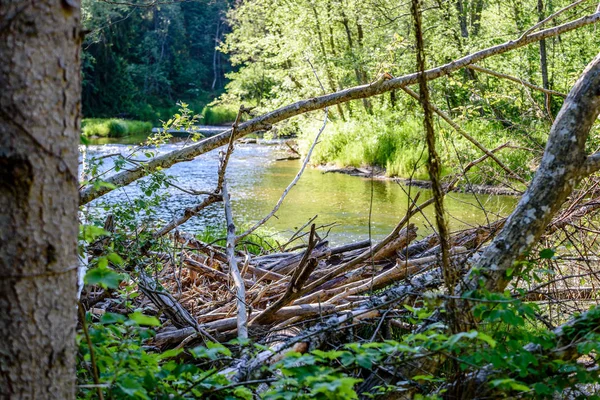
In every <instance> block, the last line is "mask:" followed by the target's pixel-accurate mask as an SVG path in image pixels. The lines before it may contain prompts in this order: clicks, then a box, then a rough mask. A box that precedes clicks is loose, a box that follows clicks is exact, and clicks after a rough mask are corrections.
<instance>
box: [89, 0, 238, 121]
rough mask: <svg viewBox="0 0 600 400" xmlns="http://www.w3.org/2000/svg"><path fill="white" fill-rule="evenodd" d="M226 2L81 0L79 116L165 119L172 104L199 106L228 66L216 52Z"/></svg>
mask: <svg viewBox="0 0 600 400" xmlns="http://www.w3.org/2000/svg"><path fill="white" fill-rule="evenodd" d="M229 3H230V2H229V1H227V0H219V1H210V0H203V1H194V2H180V3H179V2H166V3H165V4H156V3H154V4H153V5H152V6H144V5H143V4H142V3H139V4H138V3H133V4H129V3H126V2H123V3H121V2H109V1H106V2H105V1H97V0H84V1H83V25H84V28H85V29H86V30H87V35H86V37H85V40H84V42H83V59H82V73H83V96H82V97H83V114H84V117H86V118H89V117H124V118H131V119H139V120H144V121H152V122H158V120H159V119H164V120H166V119H168V118H169V117H170V116H171V115H172V114H173V113H174V111H175V110H176V109H177V106H176V102H177V101H185V102H187V103H188V104H190V108H191V109H192V110H194V111H196V112H198V113H199V112H201V111H202V108H203V107H204V106H205V105H206V104H207V103H209V102H211V101H212V100H213V99H214V97H215V96H216V95H217V94H219V93H220V92H221V91H222V89H223V87H224V84H225V80H224V74H225V73H226V72H227V71H229V69H230V66H229V63H228V61H227V57H225V56H224V55H223V54H222V53H220V52H217V51H216V50H215V46H216V45H217V44H218V43H219V41H220V40H222V38H223V37H224V35H225V34H226V33H227V32H228V24H227V23H226V22H225V15H226V11H227V9H228V7H229V6H230V4H229Z"/></svg>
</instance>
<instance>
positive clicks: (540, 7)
mask: <svg viewBox="0 0 600 400" xmlns="http://www.w3.org/2000/svg"><path fill="white" fill-rule="evenodd" d="M537 11H538V20H539V21H543V20H544V0H538V2H537ZM540 68H541V70H542V87H543V88H544V89H546V90H548V89H550V82H549V81H548V60H547V56H546V40H544V39H542V40H540ZM544 100H545V102H544V104H545V105H546V112H547V113H548V116H549V117H550V119H553V117H552V108H551V107H552V96H550V95H549V94H548V93H546V94H544Z"/></svg>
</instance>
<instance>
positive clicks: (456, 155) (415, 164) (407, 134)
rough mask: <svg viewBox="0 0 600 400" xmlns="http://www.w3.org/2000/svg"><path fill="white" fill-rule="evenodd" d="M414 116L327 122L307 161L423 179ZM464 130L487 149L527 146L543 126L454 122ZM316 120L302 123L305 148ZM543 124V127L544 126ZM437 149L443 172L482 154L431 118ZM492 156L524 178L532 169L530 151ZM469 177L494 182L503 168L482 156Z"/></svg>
mask: <svg viewBox="0 0 600 400" xmlns="http://www.w3.org/2000/svg"><path fill="white" fill-rule="evenodd" d="M421 118H422V117H421V116H419V115H410V114H409V115H406V114H403V115H398V114H393V115H392V114H391V113H387V114H386V113H382V115H381V114H380V115H375V116H361V117H360V119H355V120H352V121H347V122H343V121H340V120H336V121H333V122H330V123H329V124H328V126H327V128H326V130H325V132H324V133H323V134H322V135H321V138H320V143H319V145H318V146H317V147H316V148H315V152H314V153H313V156H312V163H313V164H325V163H330V164H335V165H337V166H339V167H345V166H353V167H361V166H371V165H373V166H378V167H382V168H385V170H386V174H387V175H389V176H397V177H403V178H409V177H413V178H414V179H428V177H429V176H428V173H427V166H426V162H427V149H426V143H425V137H424V133H423V128H422V122H421V121H422V120H421ZM460 124H461V126H462V127H463V129H464V130H465V131H467V132H468V133H470V134H471V135H472V136H474V137H475V138H476V139H477V140H478V141H479V142H480V143H482V144H483V145H484V146H485V147H486V148H487V149H489V150H492V149H494V148H495V147H497V146H499V145H501V144H503V143H505V142H509V141H510V142H511V143H512V144H514V145H521V146H523V147H531V144H530V143H529V142H528V140H529V139H528V137H535V138H536V139H537V140H542V139H543V137H544V132H547V127H544V126H532V127H527V128H523V127H521V129H526V132H525V131H523V132H519V131H516V132H515V131H511V132H509V131H506V130H505V129H504V128H503V127H502V126H501V125H500V124H499V123H495V122H490V121H486V120H472V121H466V122H460ZM317 125H318V123H313V124H309V125H306V126H303V128H302V133H301V135H300V146H301V150H302V151H303V153H306V151H307V149H308V147H309V146H310V144H311V141H312V138H313V136H314V132H316V131H317V130H318V128H319V127H318V126H317ZM545 129H546V130H545ZM435 132H436V134H437V138H438V153H439V154H440V157H441V161H442V165H443V170H442V175H448V174H451V173H453V172H458V171H460V170H461V165H463V166H464V165H466V164H467V163H468V162H470V161H473V160H476V159H477V158H479V157H481V156H482V155H483V153H482V152H481V150H479V149H477V148H476V147H475V146H474V145H473V144H472V143H470V142H468V141H467V140H466V139H464V138H463V137H462V136H460V135H459V134H458V133H457V132H455V131H454V130H453V129H452V128H451V127H449V126H448V125H446V124H445V123H444V122H443V121H436V123H435ZM497 156H498V158H499V159H500V160H501V161H502V162H503V163H505V164H506V165H507V166H508V167H509V168H510V169H511V170H513V171H515V172H518V173H519V174H521V176H524V177H527V176H529V175H530V174H531V173H532V172H533V168H534V166H535V160H534V158H533V155H532V153H531V152H530V151H527V150H520V149H503V150H500V151H499V152H498V153H497ZM471 171H472V172H471V173H470V174H469V179H470V181H471V183H475V184H486V183H488V184H492V183H495V182H494V180H493V175H494V174H495V173H504V172H503V171H502V170H501V169H500V167H499V166H497V165H496V164H495V163H494V162H493V161H491V160H486V161H485V162H484V163H482V164H481V165H479V166H476V167H475V168H473V169H471Z"/></svg>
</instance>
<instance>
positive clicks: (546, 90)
mask: <svg viewBox="0 0 600 400" xmlns="http://www.w3.org/2000/svg"><path fill="white" fill-rule="evenodd" d="M467 68H469V69H472V70H475V71H479V72H483V73H484V74H488V75H492V76H495V77H496V78H502V79H506V80H509V81H512V82H516V83H519V84H521V85H523V86H527V87H528V88H530V89H534V90H538V91H540V92H543V93H546V94H551V95H554V96H560V97H563V98H566V97H567V95H566V94H564V93H561V92H557V91H556V90H550V89H546V88H543V87H541V86H537V85H534V84H533V83H530V82H527V81H524V80H523V79H520V78H515V77H514V76H510V75H506V74H502V73H500V72H496V71H492V70H491V69H488V68H484V67H480V66H479V65H475V64H471V65H469V66H468V67H467Z"/></svg>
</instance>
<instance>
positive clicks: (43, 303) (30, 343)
mask: <svg viewBox="0 0 600 400" xmlns="http://www.w3.org/2000/svg"><path fill="white" fill-rule="evenodd" d="M79 19H80V10H79V3H78V2H76V1H74V0H62V1H49V0H41V1H38V2H29V1H24V0H12V1H10V0H2V1H1V2H0V26H2V28H1V29H0V58H1V59H2V63H0V87H1V88H2V90H1V91H0V209H1V210H2V213H1V214H0V338H1V339H0V398H2V399H8V398H14V399H26V398H27V399H29V398H38V399H73V398H74V397H75V368H74V361H75V349H74V345H75V340H74V339H75V324H76V295H77V266H78V264H77V253H76V243H77V230H78V228H77V209H78V196H77V189H78V183H77V164H78V161H77V157H78V155H77V144H78V142H79V122H80V121H79V115H80V97H81V82H80V70H79V68H80V57H79V56H80V54H79V51H80V50H79V44H80V42H81V40H80V37H81V36H80V35H81V34H80V29H79Z"/></svg>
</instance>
